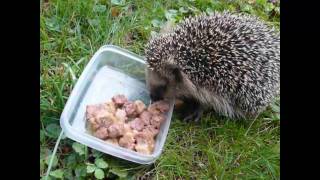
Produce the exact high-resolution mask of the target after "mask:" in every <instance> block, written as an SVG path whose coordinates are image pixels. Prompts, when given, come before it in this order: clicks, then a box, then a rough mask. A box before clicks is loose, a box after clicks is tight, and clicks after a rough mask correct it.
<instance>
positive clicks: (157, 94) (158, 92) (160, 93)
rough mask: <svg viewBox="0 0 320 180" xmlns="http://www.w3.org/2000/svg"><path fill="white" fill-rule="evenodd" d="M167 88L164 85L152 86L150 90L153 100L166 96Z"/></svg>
mask: <svg viewBox="0 0 320 180" xmlns="http://www.w3.org/2000/svg"><path fill="white" fill-rule="evenodd" d="M164 94H165V88H164V87H156V88H152V89H151V92H150V98H151V101H152V102H155V101H159V100H162V99H163V98H164Z"/></svg>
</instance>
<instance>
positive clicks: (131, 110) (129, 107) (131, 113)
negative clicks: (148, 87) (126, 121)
mask: <svg viewBox="0 0 320 180" xmlns="http://www.w3.org/2000/svg"><path fill="white" fill-rule="evenodd" d="M123 107H124V109H125V111H126V113H127V117H131V118H133V117H136V116H137V115H138V113H137V112H136V105H135V104H134V103H133V102H126V103H125V104H124V105H123Z"/></svg>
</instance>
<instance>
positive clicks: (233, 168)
mask: <svg viewBox="0 0 320 180" xmlns="http://www.w3.org/2000/svg"><path fill="white" fill-rule="evenodd" d="M40 6H41V16H40V22H41V27H40V36H41V42H40V43H41V52H40V53H41V77H40V87H41V88H40V95H41V102H40V105H41V106H40V107H41V121H40V143H41V146H40V150H41V153H40V177H43V176H44V175H45V173H46V169H47V166H48V159H49V157H50V155H51V153H52V149H53V147H54V144H55V142H56V139H57V138H58V136H59V133H60V127H59V117H60V114H61V112H62V110H63V107H64V104H65V102H66V100H67V99H68V95H69V94H70V92H71V90H72V88H73V86H74V84H75V82H76V81H77V78H78V77H79V76H80V74H81V72H82V70H83V68H84V67H85V65H86V64H87V63H88V61H89V59H90V58H91V57H92V55H93V54H94V52H95V51H96V50H97V49H98V48H99V47H101V46H102V45H104V44H114V45H118V46H120V47H123V48H125V49H128V50H130V51H132V52H135V53H137V54H139V55H142V56H143V48H144V45H145V43H146V42H147V40H148V38H149V37H150V36H151V34H153V33H155V32H158V31H159V29H160V27H161V25H162V24H163V23H164V22H165V21H166V20H167V19H171V20H174V21H176V22H178V21H179V20H181V19H182V18H183V17H185V16H189V15H195V14H198V13H200V12H203V11H205V12H208V13H210V12H212V11H214V10H217V11H222V10H225V9H228V10H230V11H236V12H245V13H249V14H253V15H256V16H259V17H261V18H262V19H263V20H265V21H266V22H268V23H270V25H272V26H274V27H276V28H279V26H280V24H279V18H280V14H279V4H271V3H268V2H266V0H251V1H250V0H248V1H240V0H235V1H227V0H221V1H208V0H203V1H200V0H174V1H141V0H138V1H131V0H126V1H125V0H111V1H105V0H104V1H103V0H100V1H99V0H95V1H88V0H50V1H48V0H44V1H41V3H40ZM279 149H280V117H279V100H278V101H277V103H274V104H273V105H272V106H270V107H269V108H268V109H267V110H266V111H265V112H264V113H263V114H261V115H260V116H259V117H258V119H257V120H256V121H254V122H249V121H245V120H243V121H233V120H229V119H226V118H224V117H219V116H217V115H213V114H208V115H206V116H204V117H203V119H202V121H201V123H200V124H192V123H190V124H186V123H183V122H181V121H180V120H179V119H177V118H174V120H173V122H172V124H171V126H170V130H169V134H168V137H167V141H166V143H165V148H164V152H163V154H162V155H161V156H160V158H159V159H158V160H157V161H156V162H155V163H154V164H153V165H149V166H144V165H138V164H134V163H130V162H127V161H124V160H121V159H117V158H114V157H111V156H109V155H105V154H102V153H99V152H97V151H95V150H92V149H90V148H87V147H85V146H82V145H80V144H78V143H75V142H73V141H72V140H69V139H67V138H63V139H62V141H61V142H60V146H59V148H58V151H57V154H56V157H55V159H54V163H53V169H52V171H53V172H52V173H51V176H50V178H51V179H56V178H62V179H94V178H95V177H102V176H101V172H99V173H100V174H99V173H97V174H98V175H95V173H92V172H90V170H89V171H88V169H87V168H88V166H90V167H93V164H95V163H96V161H97V159H99V160H102V161H104V162H106V163H107V164H108V167H99V166H97V167H96V168H100V169H101V170H102V172H103V176H104V177H108V178H109V179H116V178H120V179H130V178H131V179H134V178H139V177H140V178H143V177H145V178H147V179H153V178H154V179H279V178H280V177H279V176H280V167H279V164H280V162H279V161H280V154H279Z"/></svg>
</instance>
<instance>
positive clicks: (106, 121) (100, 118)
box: [87, 111, 117, 131]
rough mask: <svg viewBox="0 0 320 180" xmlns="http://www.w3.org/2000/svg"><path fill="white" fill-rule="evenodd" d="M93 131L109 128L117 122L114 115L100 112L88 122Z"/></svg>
mask: <svg viewBox="0 0 320 180" xmlns="http://www.w3.org/2000/svg"><path fill="white" fill-rule="evenodd" d="M87 121H88V122H89V125H90V127H91V129H92V130H93V131H96V130H97V129H98V128H100V127H107V128H108V127H109V126H110V125H111V124H113V123H114V122H116V121H117V119H116V118H115V117H114V116H113V114H111V113H109V112H107V111H100V112H98V113H96V114H95V117H93V118H90V119H88V120H87Z"/></svg>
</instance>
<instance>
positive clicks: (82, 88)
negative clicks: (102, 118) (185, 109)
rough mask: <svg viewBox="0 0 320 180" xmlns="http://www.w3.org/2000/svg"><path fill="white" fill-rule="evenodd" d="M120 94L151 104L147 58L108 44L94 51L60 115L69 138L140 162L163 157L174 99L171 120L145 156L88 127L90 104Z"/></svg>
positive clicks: (171, 104)
mask: <svg viewBox="0 0 320 180" xmlns="http://www.w3.org/2000/svg"><path fill="white" fill-rule="evenodd" d="M116 94H124V95H126V96H127V97H128V99H129V100H136V99H140V100H142V101H144V103H146V104H149V102H150V98H149V93H148V90H147V88H146V85H145V61H144V60H143V59H142V58H141V57H139V56H137V55H135V54H133V53H131V52H129V51H127V50H124V49H121V48H119V47H116V46H112V45H106V46H103V47H101V48H100V49H99V50H98V51H97V52H96V53H95V54H94V56H93V57H92V59H91V60H90V62H89V63H88V64H87V66H86V67H85V69H84V71H83V73H82V74H81V76H80V78H79V79H78V81H77V83H76V85H75V87H74V89H73V90H72V93H71V95H70V97H69V99H68V101H67V103H66V105H65V107H64V110H63V112H62V115H61V118H60V125H61V127H62V129H63V131H64V132H65V134H66V136H67V137H68V138H70V139H72V140H74V141H77V142H79V143H82V144H84V145H86V146H88V147H91V148H93V149H96V150H98V151H101V152H104V153H106V154H110V155H112V156H116V157H118V158H122V159H126V160H128V161H132V162H136V163H139V164H150V163H152V162H154V161H155V160H156V159H157V158H158V157H159V156H160V154H161V152H162V149H163V146H164V143H165V140H166V137H167V133H168V129H169V126H170V121H171V117H172V111H173V106H174V102H173V101H174V100H172V102H170V110H169V112H168V114H167V119H166V121H165V122H164V123H163V124H162V125H161V127H160V132H159V134H158V135H157V137H156V144H155V149H154V152H153V154H151V155H144V154H140V153H138V152H134V151H132V150H129V149H125V148H122V147H119V146H115V145H112V144H108V143H106V142H104V141H103V140H101V139H98V138H96V137H94V136H92V135H91V134H90V133H89V132H88V130H87V128H86V121H85V108H86V105H88V104H96V103H103V102H106V101H109V100H110V99H111V97H112V96H114V95H116Z"/></svg>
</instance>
